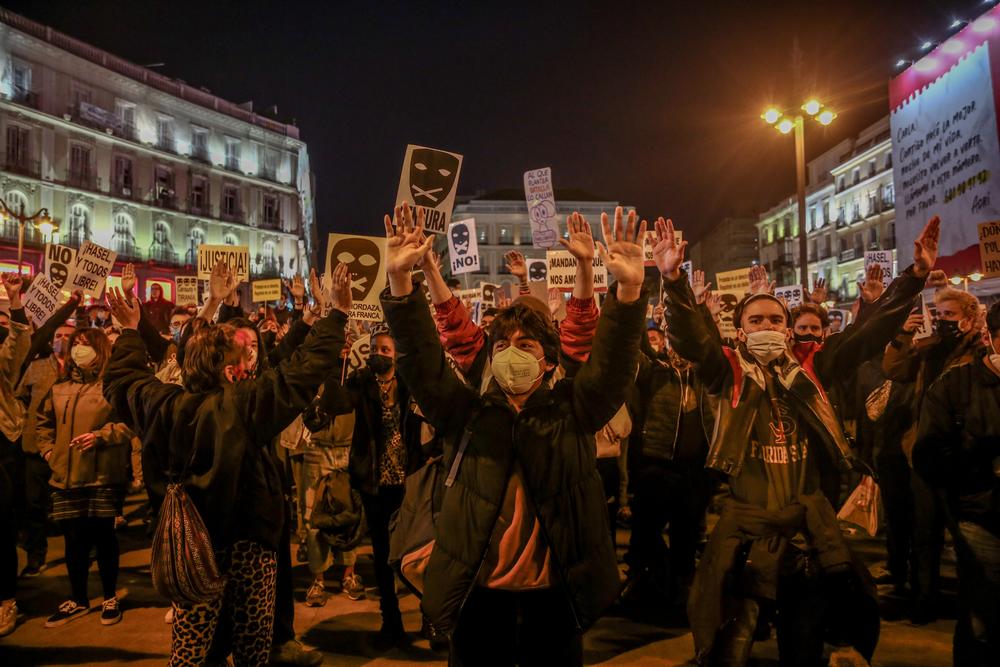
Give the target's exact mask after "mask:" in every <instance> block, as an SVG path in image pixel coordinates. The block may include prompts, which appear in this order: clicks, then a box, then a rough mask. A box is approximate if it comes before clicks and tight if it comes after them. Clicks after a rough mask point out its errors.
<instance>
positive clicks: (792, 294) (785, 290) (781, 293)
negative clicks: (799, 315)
mask: <svg viewBox="0 0 1000 667" xmlns="http://www.w3.org/2000/svg"><path fill="white" fill-rule="evenodd" d="M774 296H776V297H778V298H779V299H783V300H784V301H785V306H786V307H787V308H788V310H791V309H792V308H798V307H799V306H801V305H802V285H789V286H788V287H776V288H775V289H774Z"/></svg>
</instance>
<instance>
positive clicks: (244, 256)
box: [198, 245, 250, 282]
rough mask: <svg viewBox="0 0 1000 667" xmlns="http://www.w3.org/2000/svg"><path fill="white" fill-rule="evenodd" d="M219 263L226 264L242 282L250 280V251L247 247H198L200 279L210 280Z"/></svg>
mask: <svg viewBox="0 0 1000 667" xmlns="http://www.w3.org/2000/svg"><path fill="white" fill-rule="evenodd" d="M219 262H225V264H226V266H228V267H229V270H230V271H231V272H232V273H234V274H235V275H236V279H237V280H238V281H240V282H246V281H247V279H248V278H250V249H249V248H248V247H247V246H245V245H200V246H198V278H199V279H200V280H208V279H209V278H211V277H212V269H214V268H215V265H216V264H218V263H219Z"/></svg>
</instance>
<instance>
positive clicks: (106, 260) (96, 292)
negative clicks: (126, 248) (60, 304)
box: [63, 241, 118, 299]
mask: <svg viewBox="0 0 1000 667" xmlns="http://www.w3.org/2000/svg"><path fill="white" fill-rule="evenodd" d="M117 257H118V253H116V252H115V251H113V250H108V249H107V248H104V247H102V246H99V245H97V244H96V243H94V242H93V241H84V242H83V245H82V246H80V250H79V251H78V252H77V254H76V266H75V267H74V269H73V271H72V272H71V274H70V276H69V278H68V279H67V280H66V283H65V285H64V287H63V288H64V289H65V290H66V291H68V292H73V291H74V290H80V291H82V292H83V293H84V295H85V296H90V297H93V298H95V299H99V298H100V297H101V294H103V293H104V283H105V282H106V281H107V279H108V276H109V275H110V274H111V269H112V268H113V267H114V265H115V259H116V258H117Z"/></svg>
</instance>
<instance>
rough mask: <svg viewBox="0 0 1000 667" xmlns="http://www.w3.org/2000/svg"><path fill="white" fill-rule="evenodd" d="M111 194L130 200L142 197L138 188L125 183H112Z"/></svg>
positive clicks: (137, 199)
mask: <svg viewBox="0 0 1000 667" xmlns="http://www.w3.org/2000/svg"><path fill="white" fill-rule="evenodd" d="M111 194H112V195H114V196H115V197H118V198H120V199H129V200H131V201H139V200H140V199H142V193H140V192H139V188H137V187H135V186H133V185H131V184H126V183H112V184H111Z"/></svg>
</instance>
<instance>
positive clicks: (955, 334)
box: [934, 320, 962, 341]
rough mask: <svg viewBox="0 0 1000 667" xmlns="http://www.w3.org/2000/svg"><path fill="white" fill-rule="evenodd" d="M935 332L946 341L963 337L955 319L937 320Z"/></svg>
mask: <svg viewBox="0 0 1000 667" xmlns="http://www.w3.org/2000/svg"><path fill="white" fill-rule="evenodd" d="M934 332H935V333H936V334H937V335H938V336H939V337H940V338H941V340H946V341H956V340H958V339H959V338H961V337H962V331H961V330H960V329H959V328H958V322H956V321H955V320H937V321H936V322H935V323H934Z"/></svg>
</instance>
